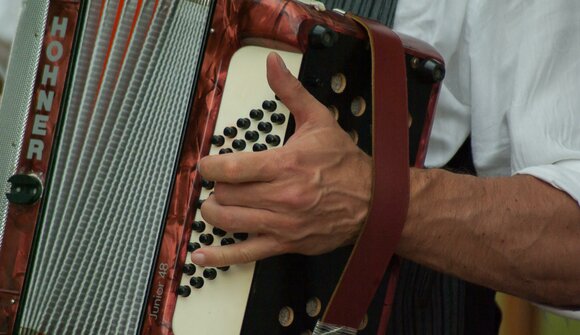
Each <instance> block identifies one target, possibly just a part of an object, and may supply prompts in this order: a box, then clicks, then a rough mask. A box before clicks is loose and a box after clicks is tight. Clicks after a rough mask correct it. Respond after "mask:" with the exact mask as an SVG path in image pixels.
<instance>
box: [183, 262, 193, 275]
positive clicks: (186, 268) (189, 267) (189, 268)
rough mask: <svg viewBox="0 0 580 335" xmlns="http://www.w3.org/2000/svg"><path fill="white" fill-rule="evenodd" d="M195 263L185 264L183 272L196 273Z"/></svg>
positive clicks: (187, 273)
mask: <svg viewBox="0 0 580 335" xmlns="http://www.w3.org/2000/svg"><path fill="white" fill-rule="evenodd" d="M195 270H196V268H195V265H193V264H185V265H184V266H183V273H185V274H186V275H188V276H193V275H194V274H195Z"/></svg>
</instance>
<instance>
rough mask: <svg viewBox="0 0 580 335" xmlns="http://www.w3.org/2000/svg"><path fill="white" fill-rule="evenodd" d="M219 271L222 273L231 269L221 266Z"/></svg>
mask: <svg viewBox="0 0 580 335" xmlns="http://www.w3.org/2000/svg"><path fill="white" fill-rule="evenodd" d="M218 269H219V270H221V271H228V270H229V269H230V267H229V266H220V267H219V268H218Z"/></svg>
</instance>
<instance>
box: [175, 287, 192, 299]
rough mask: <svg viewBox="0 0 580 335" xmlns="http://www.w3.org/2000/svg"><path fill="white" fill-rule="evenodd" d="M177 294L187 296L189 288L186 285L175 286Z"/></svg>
mask: <svg viewBox="0 0 580 335" xmlns="http://www.w3.org/2000/svg"><path fill="white" fill-rule="evenodd" d="M177 294H178V295H180V296H182V297H184V298H187V297H189V295H190V294H191V288H189V287H188V286H179V287H178V288H177Z"/></svg>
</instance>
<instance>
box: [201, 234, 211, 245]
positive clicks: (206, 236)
mask: <svg viewBox="0 0 580 335" xmlns="http://www.w3.org/2000/svg"><path fill="white" fill-rule="evenodd" d="M199 241H200V242H201V243H202V244H205V245H210V244H212V243H213V235H212V234H201V235H199Z"/></svg>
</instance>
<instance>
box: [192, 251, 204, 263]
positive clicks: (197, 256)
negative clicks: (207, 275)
mask: <svg viewBox="0 0 580 335" xmlns="http://www.w3.org/2000/svg"><path fill="white" fill-rule="evenodd" d="M191 262H192V263H194V264H198V265H203V264H205V255H204V254H201V253H194V254H192V255H191Z"/></svg>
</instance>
